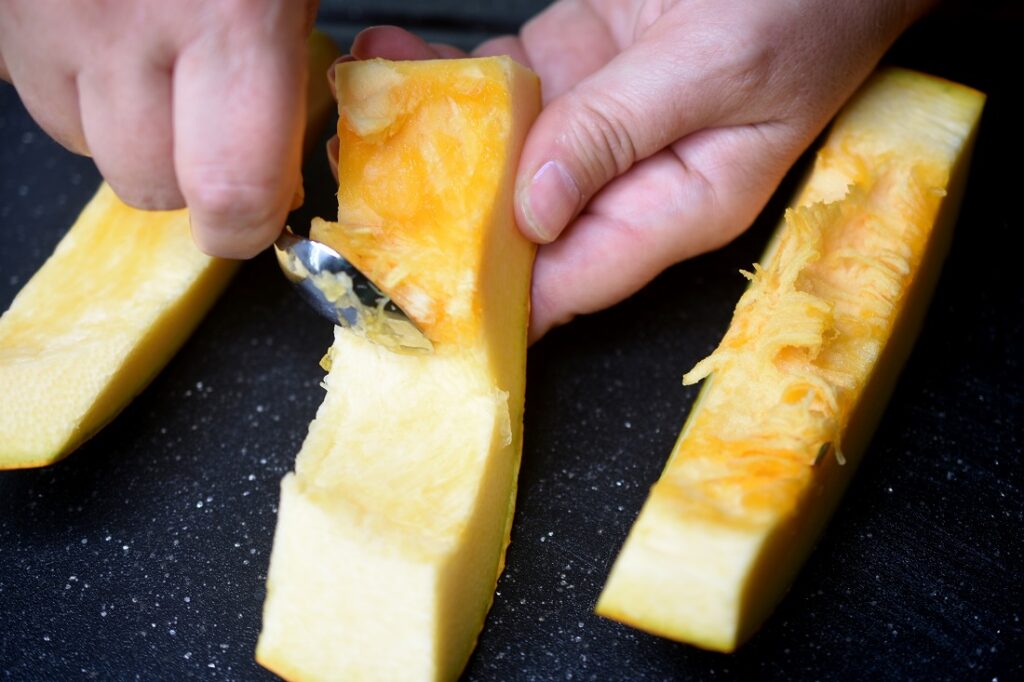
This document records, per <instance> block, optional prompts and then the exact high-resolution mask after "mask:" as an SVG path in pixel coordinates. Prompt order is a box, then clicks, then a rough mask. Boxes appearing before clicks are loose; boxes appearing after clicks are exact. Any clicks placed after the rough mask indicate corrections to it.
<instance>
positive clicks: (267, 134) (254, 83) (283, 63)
mask: <svg viewBox="0 0 1024 682" xmlns="http://www.w3.org/2000/svg"><path fill="white" fill-rule="evenodd" d="M315 12H316V0H301V1H299V0H247V1H245V2H227V1H225V0H190V1H189V2H178V1H177V0H174V1H168V0H109V1H107V2H84V1H79V0H70V1H69V0H3V2H2V3H0V77H2V78H4V79H6V80H9V81H11V82H12V83H13V84H14V86H15V88H16V89H17V90H18V94H19V95H20V96H21V98H22V100H23V102H24V104H25V106H26V108H27V109H28V111H29V113H30V114H32V117H33V118H34V119H35V120H36V122H37V123H38V124H39V125H40V127H42V128H43V130H45V131H46V132H47V133H49V134H50V135H51V136H52V137H53V138H54V139H56V140H57V141H58V142H60V143H61V144H62V145H64V146H65V147H67V148H68V149H70V150H71V151H73V152H76V153H79V154H87V155H91V156H92V157H93V159H94V160H95V161H96V165H97V166H98V167H99V170H100V173H102V174H103V176H104V178H105V179H106V180H107V181H108V182H109V183H110V185H111V187H113V189H114V191H115V192H116V193H117V194H118V196H120V197H121V199H122V200H123V201H125V203H128V204H130V205H132V206H136V207H139V208H146V209H171V208H180V207H182V206H185V205H187V206H188V207H189V209H190V214H191V220H192V231H193V237H194V238H195V240H196V243H197V244H198V245H199V247H200V248H201V249H202V250H204V251H206V252H207V253H210V254H213V255H217V256H224V257H234V258H241V257H249V256H253V255H255V254H256V253H258V252H259V251H261V250H262V249H263V248H265V247H266V246H268V245H269V244H270V243H271V242H273V240H274V238H275V237H276V236H277V235H278V234H279V233H280V231H281V227H282V225H284V220H285V215H286V214H287V212H288V209H289V207H290V205H291V201H292V197H293V195H294V194H295V192H296V190H297V189H298V186H299V185H298V183H299V182H300V179H299V173H300V165H301V147H302V134H303V122H304V120H305V111H304V108H305V84H306V77H307V75H306V56H305V45H306V42H305V39H306V35H307V34H308V32H309V30H310V28H311V27H312V22H313V18H314V16H315Z"/></svg>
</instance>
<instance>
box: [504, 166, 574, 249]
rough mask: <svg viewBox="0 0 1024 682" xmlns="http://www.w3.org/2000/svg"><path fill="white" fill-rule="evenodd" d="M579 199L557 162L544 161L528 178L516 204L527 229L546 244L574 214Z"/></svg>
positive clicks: (567, 176) (567, 174)
mask: <svg viewBox="0 0 1024 682" xmlns="http://www.w3.org/2000/svg"><path fill="white" fill-rule="evenodd" d="M580 198H581V197H580V190H579V187H577V186H576V182H575V181H574V180H573V179H572V176H570V175H569V172H568V171H566V170H565V168H564V167H563V166H562V164H560V163H558V162H557V161H548V162H547V163H545V164H544V165H543V166H541V167H540V170H538V171H537V173H536V174H535V175H534V176H533V178H531V179H530V184H529V185H528V186H527V188H526V191H525V192H524V193H523V194H522V196H521V197H520V199H519V202H520V208H521V209H522V213H523V216H524V217H525V218H526V222H527V223H528V224H527V227H528V228H529V229H530V230H531V231H532V232H533V233H534V235H536V237H537V239H539V240H540V241H544V242H550V241H552V240H553V239H555V238H556V237H557V236H558V235H559V234H560V233H561V232H562V230H563V229H565V226H566V225H568V224H569V221H570V220H572V217H573V216H574V215H576V211H577V210H579V205H580Z"/></svg>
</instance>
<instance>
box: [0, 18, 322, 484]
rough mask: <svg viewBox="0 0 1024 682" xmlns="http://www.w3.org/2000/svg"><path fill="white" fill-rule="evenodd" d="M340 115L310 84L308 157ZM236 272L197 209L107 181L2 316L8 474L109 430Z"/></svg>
mask: <svg viewBox="0 0 1024 682" xmlns="http://www.w3.org/2000/svg"><path fill="white" fill-rule="evenodd" d="M307 46H308V63H309V69H310V71H311V72H312V73H314V74H320V73H323V72H325V71H326V70H327V67H328V66H329V65H330V64H331V62H333V61H334V59H335V58H336V57H337V54H338V50H337V47H336V46H335V45H334V43H333V42H332V41H331V39H330V38H328V37H327V36H326V35H324V34H322V33H319V32H314V33H313V34H312V35H311V36H310V38H309V40H308V44H307ZM331 108H333V104H332V98H331V95H330V91H329V89H328V87H327V84H326V82H325V81H324V79H323V78H312V79H310V85H309V89H308V91H307V101H306V114H307V119H306V144H305V151H306V153H307V154H308V152H309V151H310V149H311V148H312V146H313V143H314V142H316V140H317V139H318V137H319V131H320V130H322V125H323V124H324V123H325V122H326V115H327V114H329V112H330V110H331ZM318 126H320V127H318ZM237 268H238V263H237V262H235V261H229V260H223V259H219V258H212V257H210V256H207V255H205V254H203V253H202V252H200V251H199V249H197V248H196V246H195V245H194V244H193V242H192V236H191V233H190V230H189V221H188V212H187V211H186V210H184V209H183V210H179V211H141V210H139V209H135V208H132V207H130V206H128V205H127V204H125V203H124V202H122V201H121V200H120V199H118V198H117V196H116V195H115V194H114V192H113V190H111V188H110V187H109V186H108V185H107V184H106V183H103V184H102V185H100V188H99V190H98V191H97V193H96V195H95V196H94V197H93V198H92V200H91V201H90V202H89V204H88V205H87V206H86V207H85V209H84V210H83V211H82V213H81V215H79V217H78V219H77V220H76V221H75V223H74V224H73V225H72V226H71V228H70V229H69V230H68V232H67V234H66V235H65V236H64V238H63V239H62V240H61V242H60V243H59V244H58V245H57V248H56V250H55V251H54V254H53V255H52V256H51V257H50V258H49V259H48V260H47V261H46V263H44V264H43V266H42V267H41V268H40V269H39V271H38V272H36V274H35V275H34V276H33V277H32V279H30V280H29V281H28V282H27V283H26V284H25V286H24V287H23V288H22V290H21V291H20V292H19V293H18V295H17V297H16V298H15V299H14V301H13V302H12V303H11V307H10V309H9V310H7V312H5V313H4V315H3V317H0V402H2V403H3V405H4V408H3V409H2V410H0V469H19V468H27V467H40V466H46V465H48V464H52V463H54V462H56V461H58V460H60V459H61V458H63V457H65V456H66V455H68V454H69V453H70V452H72V451H73V450H74V449H75V448H76V447H78V446H79V445H80V444H81V443H82V442H83V441H85V440H86V439H88V438H89V437H90V436H92V435H93V434H94V433H96V432H97V431H98V430H99V429H101V428H102V427H103V426H104V425H106V424H107V423H108V422H109V421H110V420H111V419H113V418H114V417H115V416H116V415H117V414H118V413H119V412H120V411H121V410H122V409H124V408H125V407H126V406H127V405H128V403H129V402H131V400H132V398H134V397H135V396H136V395H138V393H139V392H141V391H142V389H143V388H145V387H146V385H148V384H149V382H150V381H151V380H152V379H153V377H155V376H156V374H157V373H158V372H159V371H160V370H161V369H162V368H163V367H164V365H166V364H167V362H168V361H169V360H170V359H171V357H172V356H173V355H174V353H176V352H177V350H178V349H179V348H180V347H181V345H182V344H183V343H184V342H185V340H186V339H188V337H189V336H190V335H191V333H192V331H193V330H194V329H195V327H196V326H197V325H198V324H199V322H200V321H201V320H202V319H203V317H204V316H205V314H206V312H207V311H208V310H209V309H210V307H211V306H212V305H213V303H214V302H215V301H216V300H217V298H218V297H219V296H220V294H221V292H222V291H223V290H224V288H225V287H226V286H227V283H228V282H229V281H230V279H231V277H232V275H233V274H234V273H235V271H236V270H237Z"/></svg>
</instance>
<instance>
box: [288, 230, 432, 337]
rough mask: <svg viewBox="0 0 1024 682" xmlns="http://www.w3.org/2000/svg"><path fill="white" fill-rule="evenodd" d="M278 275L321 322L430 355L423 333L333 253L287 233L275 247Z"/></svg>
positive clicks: (388, 299)
mask: <svg viewBox="0 0 1024 682" xmlns="http://www.w3.org/2000/svg"><path fill="white" fill-rule="evenodd" d="M274 253H275V254H276V255H277V263H278V265H280V266H281V270H282V271H283V272H284V275H285V277H287V278H288V279H289V280H290V281H291V282H292V283H293V284H295V286H296V288H297V289H298V290H299V294H300V295H301V296H302V298H303V299H305V300H306V302H307V303H309V304H310V305H311V306H313V309H314V310H316V311H317V312H318V313H320V314H321V315H322V316H324V317H325V318H327V319H328V320H330V321H331V322H333V323H334V324H340V325H341V326H343V327H349V328H351V329H352V330H354V331H356V332H358V333H360V334H363V335H364V336H366V337H367V338H368V339H370V340H371V341H374V342H376V343H379V344H381V345H384V346H387V347H388V348H392V349H394V350H406V351H430V350H433V345H432V344H431V343H430V340H429V339H427V337H426V336H424V335H423V332H422V331H420V329H419V328H417V327H416V325H415V324H414V323H413V322H412V321H411V320H410V319H409V316H408V315H406V314H405V312H403V311H402V309H401V308H399V307H398V306H397V305H395V304H394V302H393V301H392V300H391V299H390V298H388V296H387V295H386V294H384V293H383V292H382V291H381V290H380V289H379V288H378V287H377V285H375V284H374V283H373V282H371V281H370V280H369V279H368V278H367V277H366V275H364V274H363V273H361V272H360V271H359V270H357V269H356V268H355V266H354V265H352V264H351V263H349V262H348V261H347V260H345V258H344V257H343V256H342V255H341V254H339V253H338V252H337V251H335V250H334V249H332V248H331V247H329V246H327V245H326V244H321V243H320V242H315V241H313V240H311V239H306V238H304V237H300V236H298V235H296V234H295V233H293V232H292V231H291V229H290V228H287V227H286V228H285V229H284V231H283V232H282V233H281V236H280V237H278V238H277V241H276V242H274Z"/></svg>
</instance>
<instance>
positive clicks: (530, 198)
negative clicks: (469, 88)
mask: <svg viewBox="0 0 1024 682" xmlns="http://www.w3.org/2000/svg"><path fill="white" fill-rule="evenodd" d="M930 4H931V3H930V2H929V0H906V1H904V2H892V0H858V1H857V2H815V1H813V0H787V1H785V2H783V1H778V2H749V0H693V1H690V2H678V1H671V0H667V1H660V2H655V1H653V0H589V1H588V0H559V1H558V2H556V3H554V4H553V5H552V6H551V7H549V8H548V9H547V10H546V11H544V12H543V13H541V14H539V15H538V16H537V17H535V18H534V19H532V20H531V21H530V22H529V23H527V24H526V25H525V26H524V28H523V30H522V32H521V33H520V35H519V36H518V37H503V38H498V39H495V40H492V41H489V42H487V43H484V44H483V45H481V46H480V47H479V48H477V49H476V50H475V51H474V55H492V54H510V55H511V56H513V57H514V58H516V59H517V60H519V61H521V62H523V63H524V64H526V65H528V66H530V67H531V68H533V69H534V70H535V71H536V72H537V73H538V74H539V75H540V77H541V83H542V87H543V97H544V102H545V106H544V110H543V111H542V112H541V114H540V117H539V118H538V119H537V121H536V123H535V124H534V126H533V128H532V129H531V131H530V133H529V135H528V137H527V140H526V145H525V147H524V150H523V155H522V158H521V162H520V166H519V173H518V177H517V190H516V198H517V201H516V217H517V221H518V223H519V226H520V228H521V229H522V230H523V232H524V233H525V234H526V235H527V236H528V237H530V238H531V239H533V240H534V241H537V242H539V243H541V244H542V246H541V248H540V250H539V251H538V254H537V261H536V265H535V267H534V279H533V294H532V299H533V312H532V320H531V332H530V335H531V339H533V340H535V339H537V338H539V337H540V336H542V335H543V334H544V333H545V332H546V331H548V330H549V329H550V328H551V327H552V326H554V325H557V324H561V323H564V322H566V321H568V320H569V319H571V318H572V317H573V316H575V315H577V314H581V313H588V312H592V311H595V310H600V309H602V308H605V307H607V306H610V305H612V304H614V303H616V302H618V301H621V300H622V299H624V298H626V297H627V296H629V295H630V294H632V293H633V292H635V291H637V290H638V289H640V288H641V287H642V286H644V285H645V284H646V283H647V282H648V281H650V280H651V279H653V278H654V277H655V276H656V275H657V274H658V273H659V272H661V271H662V270H664V269H665V268H666V267H668V266H669V265H672V264H674V263H676V262H678V261H680V260H683V259H685V258H688V257H691V256H694V255H697V254H699V253H702V252H705V251H708V250H710V249H713V248H716V247H719V246H721V245H723V244H725V243H727V242H728V241H730V240H731V239H733V238H734V237H735V236H737V235H738V234H739V233H740V232H742V231H743V230H745V229H746V228H747V227H748V226H749V225H750V223H751V222H753V220H754V218H756V216H757V214H758V213H759V212H760V211H761V209H762V208H763V207H764V204H765V203H766V202H767V200H768V198H769V197H770V196H771V194H772V193H773V192H774V190H775V189H776V187H777V186H778V184H779V182H780V181H781V179H782V177H783V175H784V174H785V173H786V171H787V170H788V169H789V167H790V166H791V165H792V164H793V163H794V162H795V161H796V159H797V157H798V156H799V155H800V154H801V153H802V151H803V150H804V149H806V147H807V146H808V145H809V144H810V143H811V142H812V141H813V140H814V138H815V137H816V136H817V134H818V133H819V132H820V131H821V130H822V129H823V128H824V126H825V124H826V123H827V122H828V120H829V119H830V118H831V117H832V115H833V114H834V113H835V112H836V111H837V110H838V108H839V107H840V105H841V104H842V103H843V102H844V101H845V100H846V99H847V98H848V97H849V96H850V95H851V94H852V93H853V91H854V90H855V89H856V87H857V86H858V85H859V84H860V82H861V81H863V80H864V78H865V77H866V76H867V75H868V73H869V72H870V70H871V69H872V68H873V67H874V65H875V64H876V62H877V61H878V59H879V58H880V57H881V55H882V53H883V52H884V51H885V50H886V49H887V48H888V46H889V45H890V44H891V43H892V42H893V41H894V40H895V38H896V37H897V36H898V35H899V34H900V33H901V32H902V31H903V30H904V29H905V28H906V27H907V26H908V25H909V24H910V23H911V22H912V21H914V20H915V19H916V18H917V17H918V16H919V15H920V14H921V13H923V12H924V11H925V10H926V9H927V7H928V5H930ZM352 53H353V55H354V56H355V57H358V58H368V57H386V58H391V59H423V58H431V57H447V56H457V55H458V54H460V53H458V51H456V50H454V48H451V47H448V46H439V45H427V44H426V43H424V42H423V41H421V40H419V39H418V38H416V37H414V36H412V35H411V34H408V33H405V32H403V31H400V30H398V29H395V28H391V27H380V28H375V29H369V30H367V31H364V32H363V33H362V34H361V35H360V36H359V37H358V38H357V40H356V41H355V43H354V44H353V47H352Z"/></svg>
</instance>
